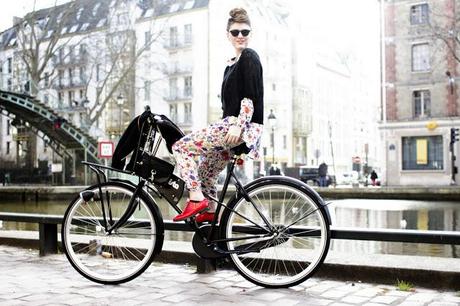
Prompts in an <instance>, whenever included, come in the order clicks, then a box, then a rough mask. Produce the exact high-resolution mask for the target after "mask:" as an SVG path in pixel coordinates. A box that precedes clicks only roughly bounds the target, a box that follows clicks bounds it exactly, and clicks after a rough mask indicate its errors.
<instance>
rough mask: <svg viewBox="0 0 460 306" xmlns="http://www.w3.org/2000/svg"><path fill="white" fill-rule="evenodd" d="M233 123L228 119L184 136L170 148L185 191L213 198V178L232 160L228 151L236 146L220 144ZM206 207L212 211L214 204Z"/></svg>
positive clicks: (215, 189)
mask: <svg viewBox="0 0 460 306" xmlns="http://www.w3.org/2000/svg"><path fill="white" fill-rule="evenodd" d="M233 118H234V119H236V118H235V117H233ZM233 123H234V120H232V117H226V118H224V119H222V120H220V121H218V122H216V123H213V124H211V125H209V126H207V127H206V128H203V129H201V130H197V131H195V132H192V133H190V134H188V135H185V136H184V137H182V138H181V139H179V140H178V141H177V142H176V143H175V144H174V145H173V147H172V150H173V155H174V157H175V159H176V165H177V167H178V169H179V175H180V177H181V178H182V179H183V180H184V181H185V184H186V186H187V189H188V190H190V191H198V190H202V191H203V193H204V195H205V196H212V197H214V198H216V197H217V187H216V183H217V178H218V176H219V173H220V172H221V171H222V170H223V169H224V168H225V166H226V165H227V164H228V162H229V160H230V158H231V157H232V156H231V151H230V149H231V148H232V147H234V146H236V145H228V144H227V143H225V141H224V137H225V135H226V134H227V132H228V129H229V127H230V126H231V125H232V124H233ZM242 142H243V141H241V143H242ZM241 143H239V144H241ZM237 145H238V144H237ZM197 159H198V160H197ZM211 203H212V204H211ZM210 205H211V210H213V209H214V208H215V206H214V205H215V203H214V202H213V201H210Z"/></svg>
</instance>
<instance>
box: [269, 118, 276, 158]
mask: <svg viewBox="0 0 460 306" xmlns="http://www.w3.org/2000/svg"><path fill="white" fill-rule="evenodd" d="M268 124H269V125H270V127H271V128H272V135H271V136H272V146H273V150H272V164H275V127H276V116H275V114H274V113H273V109H271V110H270V114H269V115H268ZM272 167H273V165H272Z"/></svg>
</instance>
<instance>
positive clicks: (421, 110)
mask: <svg viewBox="0 0 460 306" xmlns="http://www.w3.org/2000/svg"><path fill="white" fill-rule="evenodd" d="M412 100H413V101H414V118H425V117H429V116H431V94H430V91H429V90H416V91H414V92H413V93H412Z"/></svg>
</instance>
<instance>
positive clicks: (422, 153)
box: [402, 135, 443, 170]
mask: <svg viewBox="0 0 460 306" xmlns="http://www.w3.org/2000/svg"><path fill="white" fill-rule="evenodd" d="M402 158H403V162H402V169H403V170H442V169H443V143H442V136H440V135H439V136H420V137H403V138H402Z"/></svg>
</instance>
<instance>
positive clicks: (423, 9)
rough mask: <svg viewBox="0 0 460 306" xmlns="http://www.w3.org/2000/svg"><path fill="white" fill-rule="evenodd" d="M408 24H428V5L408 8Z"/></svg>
mask: <svg viewBox="0 0 460 306" xmlns="http://www.w3.org/2000/svg"><path fill="white" fill-rule="evenodd" d="M410 23H411V24H425V23H428V3H423V4H417V5H413V6H411V8H410Z"/></svg>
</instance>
